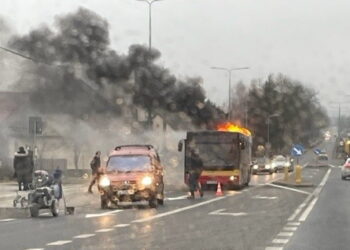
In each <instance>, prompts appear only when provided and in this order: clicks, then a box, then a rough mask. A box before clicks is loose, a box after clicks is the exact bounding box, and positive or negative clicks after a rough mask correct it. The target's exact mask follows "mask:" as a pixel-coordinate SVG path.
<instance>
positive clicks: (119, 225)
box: [113, 224, 130, 227]
mask: <svg viewBox="0 0 350 250" xmlns="http://www.w3.org/2000/svg"><path fill="white" fill-rule="evenodd" d="M128 226H130V224H117V225H114V226H113V227H128Z"/></svg>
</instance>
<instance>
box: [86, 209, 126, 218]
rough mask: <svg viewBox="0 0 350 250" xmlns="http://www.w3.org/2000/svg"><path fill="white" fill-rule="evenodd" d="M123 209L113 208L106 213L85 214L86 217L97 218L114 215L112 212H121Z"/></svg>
mask: <svg viewBox="0 0 350 250" xmlns="http://www.w3.org/2000/svg"><path fill="white" fill-rule="evenodd" d="M121 211H123V210H120V209H119V210H118V209H117V210H113V211H109V212H104V213H99V214H87V215H85V218H95V217H101V216H106V215H112V214H116V213H119V212H121Z"/></svg>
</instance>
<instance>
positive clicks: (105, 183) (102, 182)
mask: <svg viewBox="0 0 350 250" xmlns="http://www.w3.org/2000/svg"><path fill="white" fill-rule="evenodd" d="M109 185H111V181H110V180H109V179H108V177H107V176H102V177H101V178H100V186H101V187H108V186H109Z"/></svg>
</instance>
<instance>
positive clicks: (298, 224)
mask: <svg viewBox="0 0 350 250" xmlns="http://www.w3.org/2000/svg"><path fill="white" fill-rule="evenodd" d="M300 224H301V223H300V222H288V223H287V225H288V226H300Z"/></svg>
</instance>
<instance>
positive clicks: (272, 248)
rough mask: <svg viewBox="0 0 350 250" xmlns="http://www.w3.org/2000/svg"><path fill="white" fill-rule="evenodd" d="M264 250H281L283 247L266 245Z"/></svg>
mask: <svg viewBox="0 0 350 250" xmlns="http://www.w3.org/2000/svg"><path fill="white" fill-rule="evenodd" d="M265 250H283V247H266V248H265Z"/></svg>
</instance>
